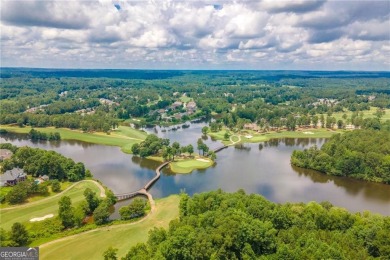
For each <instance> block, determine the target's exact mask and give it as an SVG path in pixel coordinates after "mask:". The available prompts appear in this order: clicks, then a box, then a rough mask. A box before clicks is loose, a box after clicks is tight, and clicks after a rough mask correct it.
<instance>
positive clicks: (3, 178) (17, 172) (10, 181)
mask: <svg viewBox="0 0 390 260" xmlns="http://www.w3.org/2000/svg"><path fill="white" fill-rule="evenodd" d="M26 179H27V174H26V173H25V172H24V171H23V169H20V168H13V169H12V170H8V171H6V172H5V173H4V174H1V175H0V186H2V187H4V186H13V185H16V184H17V183H18V182H20V181H24V180H26Z"/></svg>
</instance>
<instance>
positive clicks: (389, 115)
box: [318, 107, 390, 122]
mask: <svg viewBox="0 0 390 260" xmlns="http://www.w3.org/2000/svg"><path fill="white" fill-rule="evenodd" d="M377 109H378V108H376V107H370V110H367V111H362V112H359V114H360V113H363V118H373V117H376V116H375V115H374V114H375V112H376V111H377ZM352 113H353V112H352V111H346V112H336V113H333V114H332V117H334V118H336V120H340V119H341V120H343V121H345V120H344V119H343V115H344V114H346V115H347V118H351V116H352ZM318 116H321V115H318ZM324 116H325V118H326V117H327V115H326V114H324ZM386 120H390V109H385V114H384V115H383V116H382V118H381V121H382V122H384V121H386Z"/></svg>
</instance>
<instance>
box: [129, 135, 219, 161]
mask: <svg viewBox="0 0 390 260" xmlns="http://www.w3.org/2000/svg"><path fill="white" fill-rule="evenodd" d="M197 148H198V150H199V153H200V151H202V155H210V156H211V157H210V158H212V159H213V160H214V159H215V158H216V156H215V153H213V152H209V147H208V146H207V145H206V144H205V143H203V140H202V139H201V138H199V139H198V142H197ZM131 152H132V153H133V154H134V155H139V156H140V157H142V158H145V157H148V156H152V155H161V156H162V157H163V159H164V160H174V159H175V156H181V155H183V154H185V153H188V154H189V156H191V155H192V154H193V153H194V147H193V145H192V144H189V145H187V146H183V145H180V143H179V142H173V143H172V145H170V141H169V139H164V138H159V137H157V136H156V135H154V134H150V135H148V136H147V137H146V139H145V140H144V141H142V142H141V143H139V144H138V143H136V144H133V146H132V147H131Z"/></svg>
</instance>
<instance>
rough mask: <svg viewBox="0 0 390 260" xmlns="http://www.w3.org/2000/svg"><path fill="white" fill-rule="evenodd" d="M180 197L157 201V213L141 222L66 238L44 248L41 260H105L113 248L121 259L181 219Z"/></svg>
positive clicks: (41, 249)
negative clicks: (153, 233)
mask: <svg viewBox="0 0 390 260" xmlns="http://www.w3.org/2000/svg"><path fill="white" fill-rule="evenodd" d="M179 201H180V197H179V196H178V195H171V196H169V197H166V198H163V199H158V200H156V210H155V211H154V212H153V213H151V214H150V215H148V216H147V217H145V218H144V219H142V220H141V221H139V222H135V223H129V224H120V225H113V226H108V227H103V228H98V229H96V230H93V231H89V232H86V233H81V234H78V235H75V236H70V237H65V238H62V239H58V240H55V241H52V242H50V243H47V244H43V245H41V246H40V248H39V250H40V257H41V259H57V258H58V256H61V259H64V260H66V259H75V260H77V259H80V260H82V259H102V258H103V257H102V255H103V253H104V251H106V250H107V248H108V247H109V246H112V247H114V248H117V249H118V254H117V256H118V259H120V258H121V257H123V256H125V255H126V254H127V252H128V251H129V250H130V248H131V247H132V246H135V245H136V244H137V243H141V242H146V241H147V239H148V232H149V230H150V229H152V228H153V227H158V228H159V227H163V228H167V227H168V225H169V222H170V221H171V220H173V219H176V218H178V217H179Z"/></svg>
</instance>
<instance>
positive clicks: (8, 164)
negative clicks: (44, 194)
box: [0, 143, 91, 181]
mask: <svg viewBox="0 0 390 260" xmlns="http://www.w3.org/2000/svg"><path fill="white" fill-rule="evenodd" d="M0 149H9V150H11V151H13V152H14V154H13V155H12V156H11V158H10V159H6V160H4V161H3V162H2V168H1V170H2V171H3V172H5V171H7V170H11V169H13V168H15V167H18V168H21V169H23V170H24V171H25V172H26V173H27V174H31V175H32V176H33V177H39V176H40V175H47V176H48V177H49V178H50V179H55V180H60V181H61V180H68V181H79V180H82V179H84V178H85V176H86V175H87V176H91V173H90V172H89V170H86V169H85V166H84V164H83V163H81V162H78V163H76V162H74V161H73V160H72V159H70V158H67V157H64V156H63V155H61V154H59V153H57V152H55V151H46V150H44V149H39V148H31V147H28V146H24V147H16V146H13V145H11V144H9V143H3V144H0Z"/></svg>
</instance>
